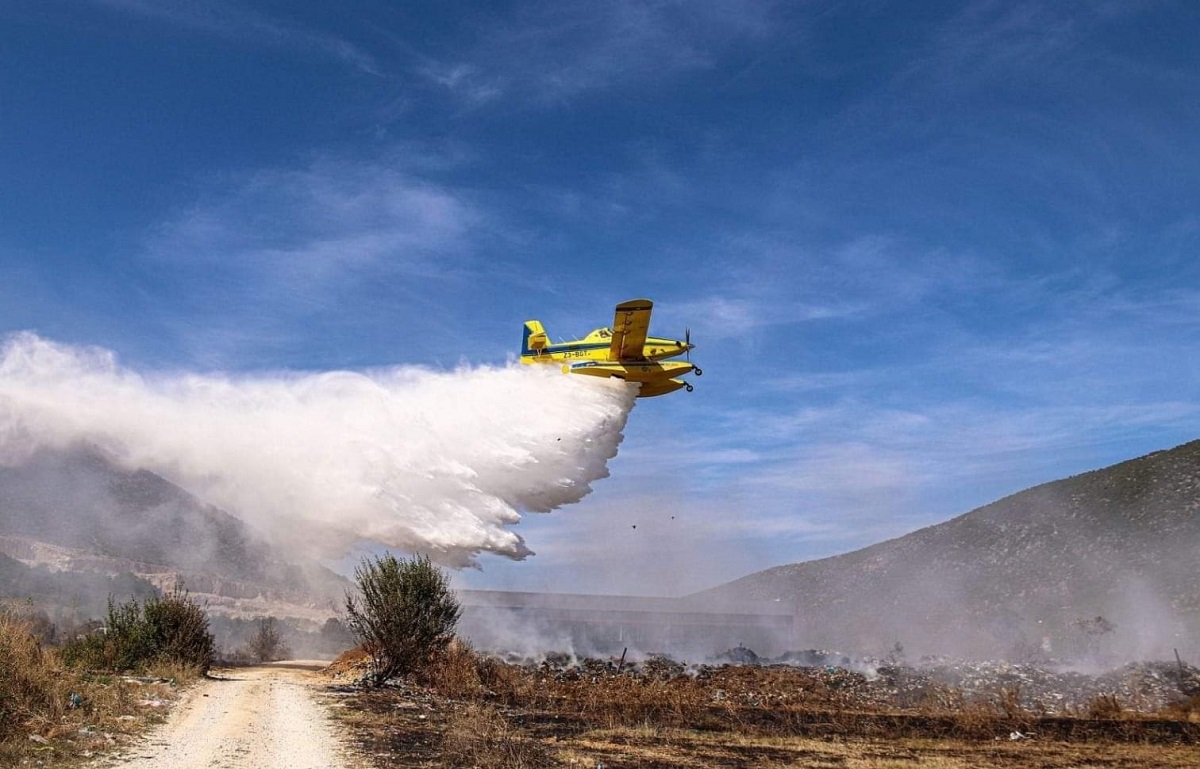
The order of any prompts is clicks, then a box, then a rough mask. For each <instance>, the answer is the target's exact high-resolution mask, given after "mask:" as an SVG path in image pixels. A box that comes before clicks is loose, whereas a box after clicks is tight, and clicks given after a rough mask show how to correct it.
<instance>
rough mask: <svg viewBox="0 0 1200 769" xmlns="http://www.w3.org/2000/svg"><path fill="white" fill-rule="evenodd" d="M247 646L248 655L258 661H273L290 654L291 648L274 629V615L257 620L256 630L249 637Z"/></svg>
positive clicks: (285, 657)
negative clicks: (248, 649) (248, 648)
mask: <svg viewBox="0 0 1200 769" xmlns="http://www.w3.org/2000/svg"><path fill="white" fill-rule="evenodd" d="M248 646H249V647H250V656H251V657H253V658H254V659H256V660H258V661H259V662H274V661H275V660H282V659H287V658H288V657H290V656H292V650H291V649H289V648H288V647H287V644H285V643H284V642H283V637H282V636H280V635H279V631H278V630H276V629H275V618H274V617H262V618H261V619H259V620H258V630H256V631H255V632H254V635H253V636H251V637H250V642H249V644H248Z"/></svg>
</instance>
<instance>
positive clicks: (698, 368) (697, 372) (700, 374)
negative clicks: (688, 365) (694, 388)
mask: <svg viewBox="0 0 1200 769" xmlns="http://www.w3.org/2000/svg"><path fill="white" fill-rule="evenodd" d="M692 371H695V372H696V376H704V372H703V371H701V370H700V367H699V366H692Z"/></svg>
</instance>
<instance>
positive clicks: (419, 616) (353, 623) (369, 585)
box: [346, 553, 460, 685]
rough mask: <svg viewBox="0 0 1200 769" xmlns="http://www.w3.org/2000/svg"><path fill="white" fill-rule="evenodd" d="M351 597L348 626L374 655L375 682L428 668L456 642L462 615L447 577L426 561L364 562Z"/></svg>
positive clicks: (348, 597)
mask: <svg viewBox="0 0 1200 769" xmlns="http://www.w3.org/2000/svg"><path fill="white" fill-rule="evenodd" d="M354 576H355V583H356V585H357V587H358V594H357V595H354V594H352V593H347V594H346V614H347V624H348V625H349V627H350V630H351V632H353V633H354V635H355V636H356V637H357V638H358V640H359V641H360V642H361V643H362V645H363V648H364V649H366V651H367V653H369V654H370V655H371V675H370V679H371V682H372V683H374V684H375V685H379V684H382V683H383V682H384V681H386V680H387V679H389V678H392V677H394V676H398V675H406V674H409V673H412V672H414V671H416V670H419V669H421V668H423V667H425V666H427V665H428V664H429V662H430V660H431V659H432V658H433V657H435V656H436V655H438V654H439V653H441V652H443V651H444V650H445V649H446V647H447V645H448V644H449V643H450V640H451V639H452V638H453V637H454V628H455V627H456V626H457V625H458V617H459V614H460V609H459V606H458V600H457V599H456V598H455V596H454V593H453V592H452V591H451V590H450V583H449V579H448V578H447V576H446V573H445V572H444V571H442V570H441V569H440V568H438V567H437V566H435V565H433V563H431V562H430V560H429V559H428V558H426V557H424V556H418V557H416V558H413V559H411V560H410V559H397V558H396V557H395V556H393V555H392V554H390V553H388V554H386V555H383V556H380V557H377V558H374V559H364V560H363V562H362V564H360V565H359V567H358V568H357V569H355V572H354Z"/></svg>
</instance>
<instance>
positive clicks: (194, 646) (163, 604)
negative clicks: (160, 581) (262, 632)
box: [62, 587, 216, 674]
mask: <svg viewBox="0 0 1200 769" xmlns="http://www.w3.org/2000/svg"><path fill="white" fill-rule="evenodd" d="M215 647H216V644H215V642H214V640H213V636H212V633H210V632H209V630H208V617H207V616H205V614H204V609H203V607H201V606H200V605H199V604H197V603H196V602H195V601H193V600H192V599H191V598H190V597H189V595H188V593H187V591H186V590H184V589H183V588H181V587H176V588H175V589H174V590H171V591H170V592H169V593H165V594H163V595H161V596H156V597H153V598H147V599H146V601H145V603H144V604H140V603H138V601H137V599H130V600H129V601H128V602H126V603H123V604H118V603H116V602H115V601H114V600H113V599H112V597H111V596H110V597H109V599H108V614H107V617H106V618H105V623H104V630H103V632H95V633H91V634H89V635H87V636H84V637H83V638H80V639H78V640H75V641H71V642H69V643H67V644H66V645H64V646H63V650H62V653H63V659H64V660H66V662H67V663H68V664H70V665H73V666H76V667H85V668H93V669H108V670H144V669H145V668H146V667H148V666H150V665H154V664H163V663H165V664H171V665H181V666H184V667H190V668H195V669H196V670H198V671H199V672H200V673H201V674H203V673H207V672H208V669H209V668H210V667H212V663H213V656H214V653H215Z"/></svg>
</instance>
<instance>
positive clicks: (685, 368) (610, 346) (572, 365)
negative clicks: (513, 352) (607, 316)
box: [521, 299, 704, 398]
mask: <svg viewBox="0 0 1200 769" xmlns="http://www.w3.org/2000/svg"><path fill="white" fill-rule="evenodd" d="M653 309H654V303H653V302H651V301H650V300H649V299H630V300H629V301H628V302H621V303H620V304H618V305H617V313H616V316H615V317H614V318H613V324H612V328H598V329H596V330H595V331H593V332H591V333H590V334H588V335H587V336H585V337H584V338H583V339H576V340H574V341H571V342H562V343H560V344H550V339H549V338H548V337H547V336H546V329H544V328H542V324H541V323H540V322H539V321H536V320H529V321H526V322H525V339H524V341H523V343H522V345H521V362H522V363H561V364H562V370H563V373H564V374H586V375H588V376H597V377H616V378H617V379H624V380H625V381H626V382H637V383H639V384H641V387H640V388H639V390H638V396H637V397H639V398H649V397H651V396H653V395H665V394H666V393H670V392H675V391H676V390H678V389H679V388H681V387H682V388H685V389H686V390H687V391H688V392H691V391H692V385H691V383H690V382H685V381H683V380H682V379H679V377H681V376H683V375H684V374H689V373H691V372H693V371H695V372H696V376H700V375H701V374H703V373H704V372H703V371H701V370H700V369H699V368H698V367H696V366H693V365H692V361H691V355H690V353H691V350H692V347H693V346H694V345H693V344H692V339H691V336H692V335H691V332H690V331H688V332H686V333H685V334H684V338H683V341H679V340H678V339H663V338H660V337H656V336H646V332H647V330H648V329H649V328H650V312H651V310H653ZM680 355H688V359H687V360H686V361H678V360H674V361H667V360H664V359H665V358H675V357H678V356H680Z"/></svg>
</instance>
